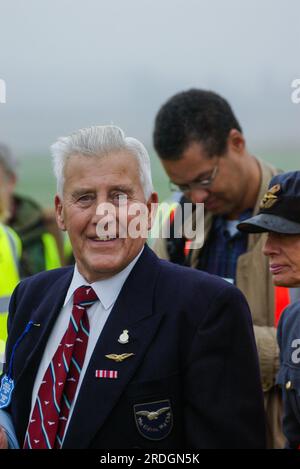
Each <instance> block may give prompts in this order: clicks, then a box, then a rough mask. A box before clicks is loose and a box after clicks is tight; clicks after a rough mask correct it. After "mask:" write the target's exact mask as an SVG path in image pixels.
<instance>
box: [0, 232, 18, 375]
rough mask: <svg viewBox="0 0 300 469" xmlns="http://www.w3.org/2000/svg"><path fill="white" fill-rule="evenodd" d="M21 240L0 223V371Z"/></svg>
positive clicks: (16, 275) (16, 276) (16, 280)
mask: <svg viewBox="0 0 300 469" xmlns="http://www.w3.org/2000/svg"><path fill="white" fill-rule="evenodd" d="M21 249H22V247H21V242H20V239H19V237H18V236H17V234H16V233H15V232H14V231H13V230H12V229H11V228H9V227H7V226H4V225H2V224H0V371H1V369H2V364H3V359H4V352H5V343H6V339H7V314H8V305H9V300H10V296H11V294H12V292H13V291H14V289H15V287H16V286H17V284H18V283H19V281H20V278H19V272H18V259H19V258H20V255H21Z"/></svg>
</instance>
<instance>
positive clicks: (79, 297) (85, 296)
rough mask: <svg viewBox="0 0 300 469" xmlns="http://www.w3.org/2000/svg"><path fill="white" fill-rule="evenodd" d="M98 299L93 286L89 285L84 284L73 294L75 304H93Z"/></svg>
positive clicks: (86, 305)
mask: <svg viewBox="0 0 300 469" xmlns="http://www.w3.org/2000/svg"><path fill="white" fill-rule="evenodd" d="M97 300H98V296H97V295H96V293H95V292H94V290H93V289H92V287H90V286H88V285H83V286H81V287H79V288H77V289H76V290H75V292H74V296H73V304H74V305H79V306H84V307H88V306H92V304H93V303H95V302H96V301H97Z"/></svg>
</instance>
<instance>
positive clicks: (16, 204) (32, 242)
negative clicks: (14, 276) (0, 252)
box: [0, 143, 64, 278]
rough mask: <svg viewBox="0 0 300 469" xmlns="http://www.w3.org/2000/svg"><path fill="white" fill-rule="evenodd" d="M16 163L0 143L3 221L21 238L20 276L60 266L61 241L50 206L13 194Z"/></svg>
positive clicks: (6, 148)
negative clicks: (4, 217) (47, 207)
mask: <svg viewBox="0 0 300 469" xmlns="http://www.w3.org/2000/svg"><path fill="white" fill-rule="evenodd" d="M16 183H17V163H16V160H15V158H14V156H13V154H12V153H11V152H10V150H9V148H8V147H7V146H6V145H4V144H2V143H0V186H1V187H2V188H3V195H4V203H5V206H6V210H7V212H8V217H7V220H6V224H7V225H9V226H10V227H11V228H12V229H13V230H14V231H15V232H16V233H17V234H18V235H19V237H20V239H21V241H22V257H21V260H20V274H21V277H22V278H24V277H28V276H30V275H33V274H36V273H38V272H41V271H43V270H50V269H55V268H58V267H61V265H62V264H63V263H64V257H63V240H62V236H61V233H60V231H59V230H58V227H57V224H56V220H55V214H54V211H53V210H52V209H47V210H45V209H43V208H42V207H41V206H40V205H39V204H38V203H37V202H35V201H34V200H32V199H31V198H29V197H25V196H23V195H22V196H21V195H19V194H15V187H16Z"/></svg>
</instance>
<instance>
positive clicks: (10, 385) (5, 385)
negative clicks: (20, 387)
mask: <svg viewBox="0 0 300 469" xmlns="http://www.w3.org/2000/svg"><path fill="white" fill-rule="evenodd" d="M14 387H15V384H14V380H13V379H12V378H9V377H8V376H7V375H4V376H3V378H2V381H1V387H0V409H5V408H6V407H8V406H9V404H10V401H11V396H12V393H13V390H14Z"/></svg>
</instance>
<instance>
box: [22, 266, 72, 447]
mask: <svg viewBox="0 0 300 469" xmlns="http://www.w3.org/2000/svg"><path fill="white" fill-rule="evenodd" d="M72 275H73V269H70V270H68V271H67V273H66V274H64V275H63V276H61V277H59V278H58V279H57V280H56V281H55V282H54V283H53V285H52V286H51V288H49V290H48V293H47V295H46V296H45V297H44V298H43V299H42V301H41V303H40V305H39V307H38V308H37V309H36V310H35V311H34V312H33V313H32V314H31V317H30V320H32V321H33V322H34V324H39V326H35V327H33V328H32V329H31V331H30V333H29V334H30V337H29V340H30V342H29V343H30V344H32V349H31V351H30V352H29V354H28V355H27V358H26V360H25V363H24V365H23V369H22V371H21V373H20V374H19V375H18V376H17V377H16V379H15V389H14V400H15V402H16V405H17V406H18V412H19V413H20V415H22V417H21V418H19V419H18V421H19V422H22V427H21V428H20V429H18V434H19V437H20V438H23V436H24V434H25V431H26V428H27V423H28V418H29V413H30V409H31V399H30V398H29V399H27V398H26V399H24V396H31V395H32V389H33V385H34V381H35V376H36V374H37V371H38V367H39V364H40V361H41V357H42V356H43V353H44V349H45V347H46V345H47V341H48V337H49V335H50V332H51V330H52V328H53V326H54V323H55V320H56V318H57V316H58V315H59V313H60V310H61V308H62V306H63V303H64V299H65V296H66V293H67V289H68V287H69V285H70V282H71V279H72ZM21 346H22V343H21V345H20V349H21ZM26 352H27V353H28V351H27V350H26ZM17 353H18V351H17ZM17 353H16V359H17ZM19 359H20V358H19ZM21 359H22V357H21ZM20 435H21V436H20Z"/></svg>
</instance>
